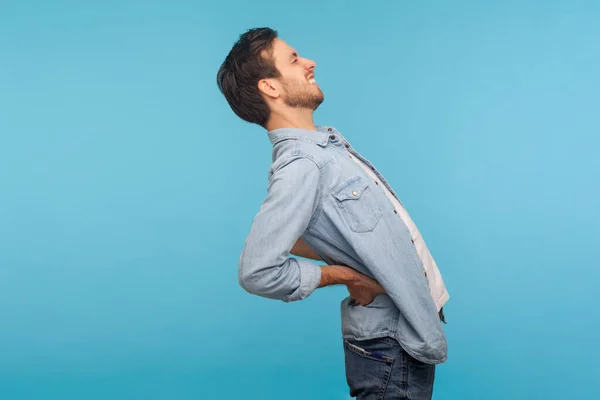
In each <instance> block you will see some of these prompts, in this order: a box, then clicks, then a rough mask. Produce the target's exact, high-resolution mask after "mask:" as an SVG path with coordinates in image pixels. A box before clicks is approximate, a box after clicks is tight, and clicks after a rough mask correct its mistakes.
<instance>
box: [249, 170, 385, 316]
mask: <svg viewBox="0 0 600 400" xmlns="http://www.w3.org/2000/svg"><path fill="white" fill-rule="evenodd" d="M319 175H320V171H319V169H318V167H317V166H316V164H314V163H313V162H312V161H311V160H307V159H302V158H299V159H296V160H293V161H291V162H289V163H287V164H286V165H285V166H283V167H281V168H279V169H278V170H277V171H275V172H274V173H273V176H272V177H271V179H270V181H269V187H268V195H267V198H266V199H265V201H264V202H263V204H262V206H261V208H260V211H259V212H258V214H257V215H256V217H255V218H254V221H253V223H252V228H251V230H250V234H249V235H248V237H247V239H246V244H245V246H244V250H243V251H242V255H241V257H240V263H239V275H238V276H239V283H240V285H241V286H242V287H243V288H244V289H245V290H246V291H248V292H250V293H252V294H256V295H259V296H263V297H268V298H272V299H279V300H283V301H286V302H288V301H296V300H302V299H305V298H306V297H308V296H309V295H310V294H311V293H312V292H313V291H314V290H315V289H316V288H318V287H324V286H330V285H337V284H343V285H346V286H347V287H348V291H349V292H350V295H351V296H352V298H353V299H355V302H356V304H357V305H367V304H369V303H370V302H371V301H373V299H374V298H375V296H376V295H377V294H379V293H384V291H383V288H382V287H381V286H380V285H379V283H377V282H376V281H375V280H373V279H371V278H369V277H367V276H366V275H363V274H361V273H359V272H357V271H355V270H354V269H352V268H349V267H346V266H342V265H328V266H318V265H316V264H313V263H312V262H310V261H306V260H302V259H296V258H290V257H289V255H290V249H292V248H294V249H293V250H296V251H297V253H296V254H297V255H299V256H301V257H306V258H313V259H320V258H319V256H318V255H317V254H316V253H315V252H314V251H313V250H312V249H311V248H310V247H309V246H308V245H307V244H306V243H305V242H304V241H303V240H302V239H299V238H300V236H301V235H302V234H303V233H304V231H305V230H306V228H307V227H308V223H309V222H310V219H311V218H312V215H313V212H314V211H315V208H316V207H317V206H318V204H317V203H316V201H317V188H318V182H319ZM307 256H309V257H307Z"/></svg>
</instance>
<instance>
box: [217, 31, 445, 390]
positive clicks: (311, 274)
mask: <svg viewBox="0 0 600 400" xmlns="http://www.w3.org/2000/svg"><path fill="white" fill-rule="evenodd" d="M217 83H218V86H219V89H220V90H221V92H222V93H223V94H224V96H225V98H226V99H227V101H228V103H229V105H230V106H231V108H232V109H233V111H234V112H235V113H236V114H237V115H238V116H239V117H240V118H242V119H243V120H245V121H247V122H251V123H255V124H258V125H260V126H262V127H263V128H265V129H266V130H267V133H268V136H269V139H270V140H271V142H272V144H273V164H272V166H271V167H270V168H269V181H268V195H267V197H266V199H265V200H264V202H263V204H262V206H261V208H260V210H259V212H258V214H257V215H256V217H255V218H254V221H253V224H252V228H251V230H250V234H249V235H248V237H247V239H246V243H245V246H244V249H243V251H242V254H241V257H240V263H239V282H240V285H241V286H242V287H243V288H244V289H245V290H247V291H248V292H250V293H253V294H256V295H260V296H264V297H268V298H272V299H279V300H283V301H285V302H290V301H296V300H302V299H305V298H307V297H308V296H309V295H310V294H311V293H312V292H313V291H314V290H315V289H317V288H320V287H324V286H328V285H335V284H342V285H346V286H347V288H348V291H349V294H350V296H349V297H348V298H346V299H344V300H343V301H342V306H341V310H342V335H343V341H344V351H345V364H346V365H345V366H346V378H347V382H348V385H349V387H350V395H351V396H356V397H357V398H358V399H363V400H367V399H408V398H410V399H413V400H414V399H430V398H431V396H432V392H433V381H434V374H435V365H436V364H440V363H442V362H444V361H446V358H447V345H446V339H445V335H444V332H443V329H442V326H441V322H440V319H442V320H443V311H442V306H443V305H444V304H445V303H446V302H447V301H448V298H449V296H448V292H447V291H446V288H445V286H444V283H443V281H442V277H441V275H440V273H439V271H438V269H437V266H436V264H435V261H434V260H433V258H432V257H431V254H430V253H429V251H428V249H427V246H426V245H425V242H424V241H423V238H422V237H421V235H420V234H419V231H418V230H417V228H416V226H415V225H414V223H413V222H412V221H411V219H410V217H409V215H408V213H407V212H406V209H405V208H404V207H403V205H402V203H401V202H400V200H399V199H398V198H397V196H396V194H395V193H394V191H393V190H392V189H391V187H390V186H389V184H388V183H387V182H386V180H385V179H384V178H383V176H382V175H381V174H380V173H379V171H377V169H376V168H375V167H374V166H373V165H372V164H371V163H370V162H369V161H368V160H366V159H365V158H364V157H362V156H361V155H360V154H359V153H358V152H357V151H356V150H355V149H354V148H353V147H352V146H351V145H350V143H349V142H348V141H347V140H346V139H345V138H344V137H343V136H342V134H341V133H340V132H338V131H337V130H336V129H335V128H333V127H325V126H315V124H314V122H313V112H314V111H315V110H316V109H317V107H318V106H319V105H320V104H321V103H322V101H323V98H324V97H323V92H322V91H321V89H320V88H319V86H318V84H317V83H316V81H315V63H314V61H311V60H309V59H306V58H303V57H301V56H300V55H299V54H298V53H297V52H296V51H295V50H294V49H293V48H292V47H290V46H289V45H288V44H287V43H285V42H284V41H283V40H281V39H279V38H278V35H277V32H276V31H274V30H272V29H269V28H257V29H251V30H249V31H247V32H246V33H244V34H242V35H241V36H240V38H239V40H238V42H236V43H235V44H234V46H233V48H232V49H231V51H230V53H229V54H228V56H227V57H226V59H225V61H224V62H223V64H222V65H221V68H220V69H219V72H218V74H217ZM290 253H292V254H294V255H296V256H300V257H303V258H311V259H315V260H323V261H325V262H326V263H327V265H325V266H318V265H316V264H314V263H312V262H310V261H307V260H305V259H298V258H294V257H290ZM444 322H445V321H444Z"/></svg>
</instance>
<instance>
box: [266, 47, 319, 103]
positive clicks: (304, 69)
mask: <svg viewBox="0 0 600 400" xmlns="http://www.w3.org/2000/svg"><path fill="white" fill-rule="evenodd" d="M273 59H274V61H275V66H276V67H277V69H278V70H279V72H280V74H281V76H280V77H279V78H278V80H279V82H280V83H281V85H282V97H283V101H284V102H285V104H286V105H288V106H289V107H297V108H308V109H311V110H316V109H317V107H319V105H320V104H321V103H322V102H323V99H324V96H323V92H322V91H321V88H319V85H317V83H316V82H315V80H314V77H315V73H314V70H315V66H316V64H315V62H314V61H312V60H308V59H306V58H302V57H300V56H299V55H298V53H297V52H296V50H294V49H293V48H292V47H290V46H289V45H288V44H287V43H285V42H284V41H283V40H281V39H275V41H274V43H273Z"/></svg>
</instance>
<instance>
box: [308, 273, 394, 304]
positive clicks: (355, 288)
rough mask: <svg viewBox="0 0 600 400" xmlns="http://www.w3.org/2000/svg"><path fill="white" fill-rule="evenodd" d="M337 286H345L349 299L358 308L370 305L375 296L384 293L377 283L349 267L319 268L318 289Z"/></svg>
mask: <svg viewBox="0 0 600 400" xmlns="http://www.w3.org/2000/svg"><path fill="white" fill-rule="evenodd" d="M337 284H343V285H346V286H347V287H348V291H349V292H350V297H352V299H354V302H355V304H357V305H359V306H366V305H368V304H371V302H372V301H373V300H374V299H375V296H377V295H378V294H382V293H385V290H384V289H383V287H382V286H381V285H380V284H379V282H377V281H376V280H374V279H371V278H369V277H368V276H366V275H363V274H361V273H360V272H358V271H356V270H354V269H352V268H350V267H346V266H343V265H329V266H325V267H321V283H320V285H319V287H323V286H329V285H337Z"/></svg>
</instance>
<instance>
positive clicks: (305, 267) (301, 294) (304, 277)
mask: <svg viewBox="0 0 600 400" xmlns="http://www.w3.org/2000/svg"><path fill="white" fill-rule="evenodd" d="M290 260H291V261H295V262H296V263H297V264H298V269H299V270H300V287H298V290H296V291H294V293H292V294H291V295H290V297H289V298H288V300H287V301H296V300H304V299H306V298H307V297H308V296H310V295H311V294H312V292H314V291H315V289H316V288H317V287H319V284H320V283H321V267H320V266H318V265H316V264H313V263H312V262H310V261H306V260H299V259H296V258H292V259H290Z"/></svg>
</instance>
